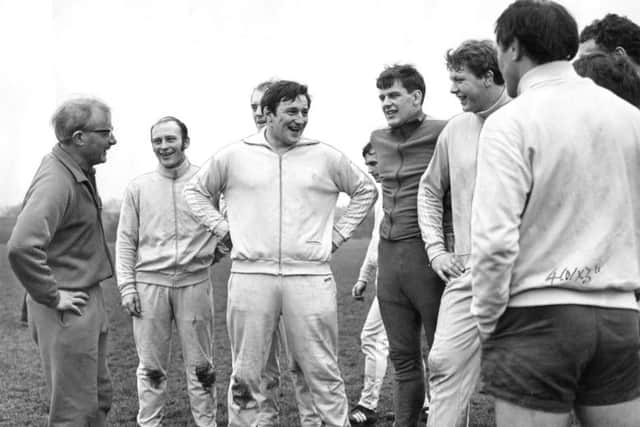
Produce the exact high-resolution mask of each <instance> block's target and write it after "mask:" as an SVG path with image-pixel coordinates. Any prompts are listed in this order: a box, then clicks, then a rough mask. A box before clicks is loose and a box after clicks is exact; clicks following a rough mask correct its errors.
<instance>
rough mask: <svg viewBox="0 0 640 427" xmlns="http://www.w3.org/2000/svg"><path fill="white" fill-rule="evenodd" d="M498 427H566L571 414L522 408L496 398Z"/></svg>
mask: <svg viewBox="0 0 640 427" xmlns="http://www.w3.org/2000/svg"><path fill="white" fill-rule="evenodd" d="M495 405H496V425H497V426H498V427H568V426H569V421H570V419H571V418H570V416H571V413H570V412H567V413H562V414H558V413H552V412H543V411H537V410H535V409H529V408H523V407H522V406H518V405H514V404H513V403H509V402H507V401H504V400H502V399H497V398H496V403H495Z"/></svg>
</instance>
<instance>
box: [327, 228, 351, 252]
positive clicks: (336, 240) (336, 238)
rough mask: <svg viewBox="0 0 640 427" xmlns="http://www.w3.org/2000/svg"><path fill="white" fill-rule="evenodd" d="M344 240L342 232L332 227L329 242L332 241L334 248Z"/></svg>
mask: <svg viewBox="0 0 640 427" xmlns="http://www.w3.org/2000/svg"><path fill="white" fill-rule="evenodd" d="M346 241H347V239H345V238H344V237H343V236H342V234H340V232H339V231H338V230H337V229H336V228H334V229H333V233H332V234H331V243H333V244H334V245H335V246H336V248H339V247H340V246H342V244H343V243H344V242H346Z"/></svg>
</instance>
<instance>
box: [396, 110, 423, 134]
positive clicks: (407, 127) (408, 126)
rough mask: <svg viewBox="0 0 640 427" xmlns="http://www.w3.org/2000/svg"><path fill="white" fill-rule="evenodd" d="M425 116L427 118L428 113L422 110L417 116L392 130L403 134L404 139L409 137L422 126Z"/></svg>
mask: <svg viewBox="0 0 640 427" xmlns="http://www.w3.org/2000/svg"><path fill="white" fill-rule="evenodd" d="M425 118H427V115H426V114H425V113H423V112H422V111H421V112H420V114H419V115H418V116H417V117H416V118H413V119H411V120H409V121H407V122H405V123H403V124H401V125H400V126H398V127H394V128H392V129H391V132H392V133H397V134H399V135H401V136H402V138H403V139H407V138H409V137H410V136H411V134H412V133H413V132H415V131H416V129H418V128H419V127H420V125H421V124H422V122H423V121H424V119H425Z"/></svg>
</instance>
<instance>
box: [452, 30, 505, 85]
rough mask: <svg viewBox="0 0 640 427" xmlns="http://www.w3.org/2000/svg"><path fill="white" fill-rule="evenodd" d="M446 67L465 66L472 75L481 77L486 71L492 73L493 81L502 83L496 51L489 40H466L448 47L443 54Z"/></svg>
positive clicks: (456, 69)
mask: <svg viewBox="0 0 640 427" xmlns="http://www.w3.org/2000/svg"><path fill="white" fill-rule="evenodd" d="M445 59H446V61H447V69H448V70H450V71H459V70H460V69H462V67H466V68H467V69H468V70H469V71H471V73H473V75H474V76H476V77H478V78H481V77H484V76H485V75H486V74H487V72H489V71H491V72H492V73H493V82H494V83H495V84H497V85H503V84H504V78H502V73H501V72H500V68H499V67H498V52H497V50H496V46H495V44H494V43H493V42H492V41H491V40H466V41H464V42H462V44H461V45H460V46H458V47H457V48H455V49H449V50H448V51H447V54H446V55H445Z"/></svg>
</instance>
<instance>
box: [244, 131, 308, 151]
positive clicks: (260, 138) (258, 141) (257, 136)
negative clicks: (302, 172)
mask: <svg viewBox="0 0 640 427" xmlns="http://www.w3.org/2000/svg"><path fill="white" fill-rule="evenodd" d="M266 131H267V127H266V126H265V127H263V128H262V129H260V130H259V131H258V132H256V133H254V134H253V135H250V136H247V137H245V138H242V141H243V142H244V143H246V144H249V145H262V146H264V147H267V148H268V149H269V150H271V151H273V148H272V147H271V144H269V142H268V141H267V137H266ZM319 142H320V141H316V140H315V139H309V138H305V137H302V138H300V141H298V142H297V143H296V145H294V146H293V147H291V148H295V147H300V146H302V145H314V144H318V143H319Z"/></svg>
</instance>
